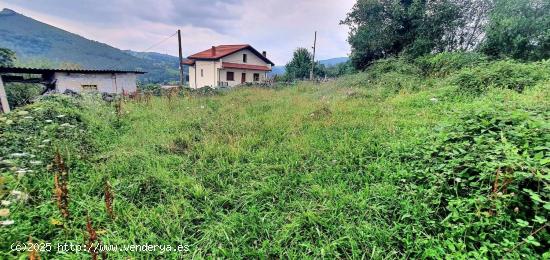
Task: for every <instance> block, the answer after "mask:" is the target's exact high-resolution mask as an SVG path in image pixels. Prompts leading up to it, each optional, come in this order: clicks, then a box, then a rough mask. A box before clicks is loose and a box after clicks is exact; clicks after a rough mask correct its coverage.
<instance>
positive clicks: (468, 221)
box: [407, 107, 550, 258]
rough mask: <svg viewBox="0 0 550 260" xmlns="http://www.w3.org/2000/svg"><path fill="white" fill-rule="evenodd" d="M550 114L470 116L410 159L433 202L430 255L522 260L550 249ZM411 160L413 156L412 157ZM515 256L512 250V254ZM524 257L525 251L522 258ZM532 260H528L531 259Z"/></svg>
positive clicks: (476, 113)
mask: <svg viewBox="0 0 550 260" xmlns="http://www.w3.org/2000/svg"><path fill="white" fill-rule="evenodd" d="M549 116H550V112H549V111H547V110H544V109H540V111H529V110H522V109H513V110H506V109H505V108H504V107H498V108H494V109H491V110H480V111H474V112H472V113H467V114H466V115H465V116H462V117H461V119H460V120H459V121H458V122H456V123H455V124H452V125H450V126H447V127H443V128H442V129H441V130H440V131H439V133H438V134H436V135H435V136H436V137H435V138H433V139H432V140H431V141H428V142H426V145H425V146H424V148H423V149H420V150H417V151H416V152H413V154H414V155H413V158H407V161H409V162H410V164H411V166H412V167H413V168H414V169H415V170H414V177H413V181H412V182H413V183H415V185H421V186H423V187H430V188H429V191H427V194H426V196H425V197H426V198H431V199H430V203H431V205H436V208H437V210H436V212H435V213H436V214H435V218H436V219H435V220H434V223H440V222H441V225H436V226H434V230H432V231H433V234H431V235H434V236H436V237H439V238H438V242H437V243H441V244H440V245H439V246H438V247H433V250H429V251H428V252H425V253H426V254H428V255H429V256H431V257H436V258H438V257H437V256H443V255H444V254H449V253H451V254H460V252H463V253H464V252H468V256H469V257H466V258H471V257H474V258H477V257H479V256H480V255H486V256H489V258H520V256H525V255H531V256H535V255H539V256H540V255H542V254H543V253H545V250H546V249H548V248H549V246H550V245H549V243H548V241H550V240H549V239H550V233H549V232H548V230H545V228H544V227H545V225H547V224H548V217H549V211H550V203H549V201H550V175H549V172H548V165H549V164H550V160H549V159H548V158H549V157H550V149H549V148H548V144H547V142H548V140H550V135H549V133H550V127H549V125H548V123H547V122H548V121H547V120H548V118H549ZM411 159H412V160H411ZM511 254H513V255H511ZM519 254H521V255H519ZM527 258H528V257H527Z"/></svg>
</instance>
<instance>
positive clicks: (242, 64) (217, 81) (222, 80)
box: [183, 44, 275, 88]
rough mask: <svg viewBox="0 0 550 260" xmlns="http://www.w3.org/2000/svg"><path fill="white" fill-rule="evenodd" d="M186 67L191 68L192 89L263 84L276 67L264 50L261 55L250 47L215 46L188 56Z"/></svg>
mask: <svg viewBox="0 0 550 260" xmlns="http://www.w3.org/2000/svg"><path fill="white" fill-rule="evenodd" d="M183 64H184V65H188V66H189V86H190V87H191V88H202V87H205V86H210V87H220V86H228V87H233V86H236V85H239V84H244V83H261V82H264V81H265V80H266V78H267V73H268V72H269V71H271V67H272V66H274V65H275V64H274V63H273V62H271V61H270V60H269V59H268V58H267V55H266V52H265V51H264V52H263V53H259V52H258V51H257V50H256V49H254V48H252V46H250V45H248V44H239V45H218V46H212V48H210V49H208V50H204V51H201V52H199V53H195V54H193V55H191V56H189V57H187V60H184V61H183Z"/></svg>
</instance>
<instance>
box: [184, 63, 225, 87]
mask: <svg viewBox="0 0 550 260" xmlns="http://www.w3.org/2000/svg"><path fill="white" fill-rule="evenodd" d="M221 65H222V64H221V62H218V61H200V60H198V61H195V66H193V67H189V86H190V87H191V88H202V87H205V86H211V87H216V86H217V85H218V69H219V68H221ZM201 70H202V74H201ZM201 75H202V76H201Z"/></svg>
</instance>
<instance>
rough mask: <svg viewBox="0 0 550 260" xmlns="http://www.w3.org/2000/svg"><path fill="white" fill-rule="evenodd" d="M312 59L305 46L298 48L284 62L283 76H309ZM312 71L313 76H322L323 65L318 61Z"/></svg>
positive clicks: (294, 77)
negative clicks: (285, 62) (284, 71)
mask: <svg viewBox="0 0 550 260" xmlns="http://www.w3.org/2000/svg"><path fill="white" fill-rule="evenodd" d="M312 60H313V54H311V53H310V52H309V51H308V50H307V49H306V48H298V49H296V50H295V51H294V54H293V55H292V60H291V61H290V62H289V63H287V64H286V66H285V68H286V73H285V76H286V78H287V79H305V78H308V77H309V72H310V70H311V61H312ZM313 73H314V75H315V76H318V77H319V76H321V77H322V76H324V75H325V70H324V66H322V65H321V64H319V63H318V62H317V63H316V64H315V67H314V70H313Z"/></svg>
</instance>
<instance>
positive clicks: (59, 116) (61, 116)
mask: <svg viewBox="0 0 550 260" xmlns="http://www.w3.org/2000/svg"><path fill="white" fill-rule="evenodd" d="M56 117H57V118H63V117H65V115H58V116H56Z"/></svg>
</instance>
